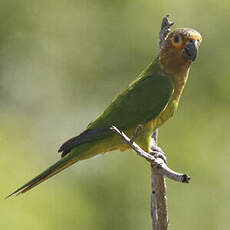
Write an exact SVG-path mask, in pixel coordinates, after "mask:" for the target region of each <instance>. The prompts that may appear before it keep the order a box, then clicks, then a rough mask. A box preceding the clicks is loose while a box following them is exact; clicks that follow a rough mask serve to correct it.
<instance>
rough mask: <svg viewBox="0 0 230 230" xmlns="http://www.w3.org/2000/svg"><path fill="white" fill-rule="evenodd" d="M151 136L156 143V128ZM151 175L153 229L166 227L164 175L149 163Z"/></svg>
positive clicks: (166, 208)
mask: <svg viewBox="0 0 230 230" xmlns="http://www.w3.org/2000/svg"><path fill="white" fill-rule="evenodd" d="M152 138H153V139H154V142H155V143H157V139H158V129H157V130H156V131H155V132H154V133H153V135H152ZM151 173H152V175H151V177H152V197H151V214H152V220H153V229H154V230H167V229H168V207H167V197H166V182H165V177H164V176H163V175H162V174H160V173H159V172H158V170H157V169H156V168H155V167H154V166H153V164H151Z"/></svg>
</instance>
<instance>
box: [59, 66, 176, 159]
mask: <svg viewBox="0 0 230 230" xmlns="http://www.w3.org/2000/svg"><path fill="white" fill-rule="evenodd" d="M150 67H153V66H150ZM148 70H149V69H147V70H146V71H145V72H144V73H143V74H142V75H141V77H140V78H138V79H137V80H136V81H134V82H133V83H132V84H131V85H130V86H129V87H128V89H126V90H125V91H123V92H122V93H121V94H120V95H118V96H117V97H116V98H115V99H114V100H113V101H112V103H111V104H110V105H109V106H108V107H107V109H106V110H105V111H104V112H103V113H102V114H101V115H100V116H99V117H98V118H97V119H96V120H95V121H93V122H91V123H90V124H89V126H88V128H87V129H86V130H85V131H84V132H83V133H81V134H80V135H79V136H77V137H73V138H71V139H70V140H68V141H67V142H65V143H64V144H63V145H62V146H61V147H60V149H59V152H63V153H62V156H65V155H66V154H67V153H69V152H70V151H71V150H72V149H73V148H75V147H76V146H78V145H80V144H82V143H86V142H91V141H96V140H100V139H103V138H106V137H108V136H110V135H113V132H112V131H111V130H110V127H111V126H112V125H115V126H117V127H118V128H119V129H121V130H126V129H128V128H132V127H136V126H137V125H138V124H143V123H145V122H147V121H150V120H153V119H154V118H156V117H157V116H158V115H159V114H160V113H161V111H163V110H164V108H165V107H166V105H167V104H168V102H169V100H170V97H171V96H172V93H173V90H174V85H173V82H172V80H171V79H170V78H169V77H167V76H165V75H163V74H160V73H162V72H160V71H157V70H156V68H155V70H154V71H148Z"/></svg>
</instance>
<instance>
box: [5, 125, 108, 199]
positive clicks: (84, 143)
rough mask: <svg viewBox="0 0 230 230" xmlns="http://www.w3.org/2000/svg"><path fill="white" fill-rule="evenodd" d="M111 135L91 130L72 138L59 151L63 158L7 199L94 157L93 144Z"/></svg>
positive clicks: (103, 130) (105, 131)
mask: <svg viewBox="0 0 230 230" xmlns="http://www.w3.org/2000/svg"><path fill="white" fill-rule="evenodd" d="M111 133H112V132H111V130H110V129H91V130H85V131H84V132H83V133H81V134H80V135H78V136H77V137H73V138H71V139H70V140H68V141H67V142H65V143H64V144H63V145H62V146H61V148H60V149H59V152H62V157H63V158H61V159H60V160H59V161H58V162H56V163H55V164H53V165H52V166H50V167H49V168H48V169H46V170H45V171H44V172H42V173H41V174H39V175H38V176H36V177H35V178H34V179H32V180H30V181H29V182H28V183H26V184H24V185H23V186H22V187H20V188H19V189H17V190H16V191H14V192H13V193H11V194H10V195H9V196H7V197H6V198H9V197H10V196H12V195H14V194H15V195H19V194H21V193H25V192H27V191H29V190H30V189H32V188H33V187H35V186H37V185H38V184H40V183H42V182H43V181H45V180H47V179H48V178H50V177H52V176H54V175H56V174H57V173H59V172H61V171H62V170H63V169H65V168H67V167H69V166H70V165H72V164H74V163H75V162H77V161H78V160H80V159H81V160H82V159H87V158H89V157H91V156H93V153H91V150H90V148H91V147H92V146H93V144H92V142H94V141H96V140H99V139H103V138H104V137H106V136H109V135H111ZM99 152H100V151H99ZM99 152H98V153H99ZM96 153H97V152H95V154H96ZM83 155H84V156H83Z"/></svg>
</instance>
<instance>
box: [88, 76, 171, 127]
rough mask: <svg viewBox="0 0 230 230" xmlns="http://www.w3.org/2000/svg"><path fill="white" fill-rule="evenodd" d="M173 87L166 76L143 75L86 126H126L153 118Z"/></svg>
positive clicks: (132, 125) (164, 104)
mask: <svg viewBox="0 0 230 230" xmlns="http://www.w3.org/2000/svg"><path fill="white" fill-rule="evenodd" d="M173 90H174V87H173V82H172V80H170V78H168V77H166V76H161V75H154V76H153V75H148V76H144V77H142V78H140V79H139V80H137V81H135V82H134V83H133V84H131V85H130V86H129V88H128V89H126V90H125V91H124V92H122V93H121V94H120V95H119V96H118V97H116V98H115V99H114V100H113V102H112V103H111V104H110V105H109V107H108V108H107V109H106V110H105V111H104V112H103V113H102V114H101V115H100V116H99V117H98V118H97V119H96V120H95V121H94V122H92V123H91V124H90V125H89V127H88V128H89V129H97V128H107V127H110V126H111V125H115V126H117V127H119V128H120V129H127V128H130V127H135V126H137V125H138V124H141V123H145V122H147V121H149V120H153V119H154V118H156V117H157V116H158V115H159V114H160V113H161V112H162V111H163V110H164V108H165V106H166V105H167V104H168V102H169V99H170V97H171V95H172V93H173Z"/></svg>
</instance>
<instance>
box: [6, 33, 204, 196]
mask: <svg viewBox="0 0 230 230" xmlns="http://www.w3.org/2000/svg"><path fill="white" fill-rule="evenodd" d="M200 42H201V36H200V34H199V33H198V32H197V31H195V30H192V29H176V30H175V31H173V32H172V33H171V34H170V35H169V36H168V38H167V40H166V41H165V43H164V44H163V47H162V49H161V51H160V53H159V56H158V57H157V58H156V59H155V60H154V61H153V63H151V64H150V65H149V66H148V67H147V68H146V69H145V70H144V71H143V73H141V74H140V76H139V77H138V78H137V80H135V81H134V82H133V83H131V84H130V85H129V87H128V88H127V89H126V90H124V91H123V92H121V93H120V94H119V95H118V96H117V97H116V98H115V99H114V100H113V101H112V103H111V104H110V105H109V106H108V107H107V109H106V110H105V111H104V112H103V113H102V114H101V115H100V116H99V117H98V118H97V119H96V120H95V121H93V122H91V123H90V124H89V125H88V127H87V129H86V130H85V131H84V132H82V133H81V134H80V135H79V136H77V137H74V138H72V139H70V140H68V141H67V142H65V143H64V144H63V145H62V146H61V148H60V149H59V152H62V158H61V159H60V160H59V161H58V162H57V163H55V164H54V165H52V166H51V167H50V168H48V169H47V170H45V171H44V172H42V173H41V174H40V175H38V176H37V177H35V178H34V179H32V180H31V181H29V182H28V183H26V184H25V185H23V186H22V187H21V188H19V189H17V190H16V191H15V192H14V193H12V194H10V196H11V195H13V194H15V193H16V194H20V193H24V192H26V191H28V190H30V189H31V188H33V187H34V186H36V185H38V184H40V183H41V182H43V181H45V180H47V179H48V178H50V177H51V176H53V175H55V174H57V173H59V172H60V171H62V170H63V169H65V168H67V167H69V166H70V165H72V164H73V163H75V162H77V161H80V160H84V159H88V158H90V157H93V156H95V155H97V154H100V153H105V152H109V151H112V150H115V149H120V150H121V151H124V150H126V149H127V148H129V147H128V146H127V145H125V144H123V143H122V141H121V139H120V137H119V136H118V135H115V134H114V133H113V132H112V131H111V130H110V127H111V126H112V125H115V126H117V127H118V128H120V129H121V130H122V131H124V132H125V133H126V134H127V135H128V136H131V135H132V134H133V132H134V131H135V129H136V127H137V125H139V124H142V126H143V129H142V131H141V133H140V134H139V135H138V137H137V138H136V140H135V141H136V143H137V144H138V145H140V146H141V147H142V148H143V149H144V150H145V151H148V152H149V151H150V140H151V135H152V133H153V132H154V130H155V129H156V128H158V127H160V126H161V125H162V124H163V123H164V122H166V121H167V120H168V119H169V118H170V117H172V116H173V115H174V113H175V111H176V110H177V107H178V103H179V99H180V96H181V94H182V91H183V89H184V85H185V83H186V81H187V77H188V73H189V69H190V66H191V63H192V61H194V60H195V57H196V54H197V49H198V45H199V44H200Z"/></svg>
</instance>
